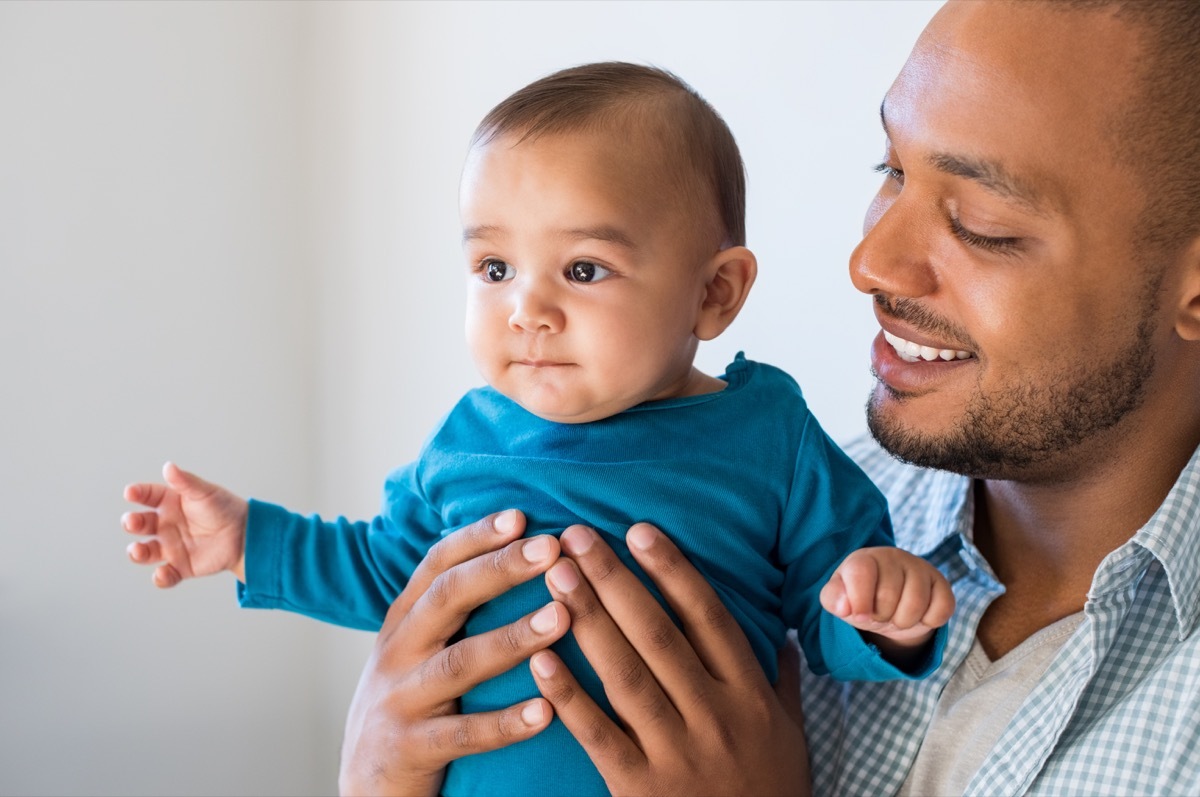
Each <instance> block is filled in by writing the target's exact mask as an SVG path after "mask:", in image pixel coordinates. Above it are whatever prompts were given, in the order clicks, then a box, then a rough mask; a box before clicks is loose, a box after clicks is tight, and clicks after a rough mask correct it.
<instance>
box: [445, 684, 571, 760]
mask: <svg viewBox="0 0 1200 797" xmlns="http://www.w3.org/2000/svg"><path fill="white" fill-rule="evenodd" d="M553 717H554V709H553V708H552V707H551V706H550V704H549V703H548V702H547V701H546V700H543V699H542V698H534V699H533V700H528V701H526V702H524V703H519V704H517V705H515V706H510V707H509V708H506V709H501V710H500V711H487V712H481V713H478V714H454V715H451V716H448V717H435V718H433V719H430V720H428V721H427V722H426V723H425V726H424V727H423V728H422V731H423V732H424V737H425V741H426V743H427V744H428V747H429V752H430V754H431V757H432V758H434V759H435V760H440V761H446V762H449V761H453V760H454V759H456V758H461V757H463V756H466V755H474V754H476V753H486V752H488V751H489V750H497V749H499V748H501V747H507V746H508V745H510V744H514V743H516V742H520V741H523V740H525V739H528V738H529V737H531V736H533V735H535V734H537V733H538V732H540V731H542V730H543V729H545V727H546V726H547V725H549V724H550V720H551V719H553Z"/></svg>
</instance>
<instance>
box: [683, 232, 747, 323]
mask: <svg viewBox="0 0 1200 797" xmlns="http://www.w3.org/2000/svg"><path fill="white" fill-rule="evenodd" d="M704 270H705V273H706V274H707V276H708V281H707V282H706V284H705V286H704V297H703V299H702V301H701V302H700V310H699V312H698V313H697V314H696V326H695V329H694V334H695V335H696V337H697V338H699V339H700V340H712V339H713V338H715V337H716V336H717V335H720V334H721V333H722V332H724V331H725V330H726V328H728V326H729V325H730V324H732V323H733V319H735V318H737V314H738V313H739V312H741V309H742V305H743V304H745V303H746V297H747V296H749V295H750V286H751V285H753V284H754V278H755V277H757V276H758V259H757V258H755V257H754V253H753V252H751V251H750V250H749V249H747V248H746V247H744V246H731V247H729V248H728V249H722V250H721V251H720V252H717V254H716V255H714V256H713V259H712V260H710V261H709V262H708V263H707V264H706V265H705V267H704Z"/></svg>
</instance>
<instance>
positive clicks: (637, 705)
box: [342, 0, 1200, 794]
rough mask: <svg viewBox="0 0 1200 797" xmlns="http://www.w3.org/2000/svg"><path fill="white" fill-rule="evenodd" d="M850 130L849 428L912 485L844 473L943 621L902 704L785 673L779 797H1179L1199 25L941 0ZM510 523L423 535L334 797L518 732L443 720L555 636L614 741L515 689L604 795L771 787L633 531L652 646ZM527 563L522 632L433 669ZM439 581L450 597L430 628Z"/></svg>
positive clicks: (682, 576) (1199, 726) (1099, 11)
mask: <svg viewBox="0 0 1200 797" xmlns="http://www.w3.org/2000/svg"><path fill="white" fill-rule="evenodd" d="M881 113H882V120H883V124H884V130H885V134H886V136H887V153H886V158H885V160H884V162H883V164H881V171H882V172H883V173H884V174H885V179H884V184H883V186H882V188H881V189H880V192H879V194H878V196H877V197H876V199H875V201H874V202H873V203H872V205H871V207H870V209H869V211H868V213H867V218H866V224H865V230H864V232H865V234H864V239H863V241H862V243H861V244H860V246H859V247H858V248H857V249H856V250H855V252H854V254H853V256H852V258H851V275H852V278H853V280H854V283H855V285H856V286H857V287H858V288H859V289H860V290H862V291H864V292H866V293H868V294H870V295H871V296H872V297H873V299H874V302H875V310H876V315H877V317H878V319H879V322H880V326H881V327H882V331H881V333H880V336H879V338H877V339H876V341H875V344H874V347H873V350H872V364H873V367H874V369H875V372H876V375H877V377H878V381H877V385H876V387H875V390H874V392H873V394H872V396H871V400H870V404H869V408H868V415H869V421H870V426H871V430H872V433H873V435H874V437H875V438H876V439H877V440H878V441H879V442H880V444H882V446H883V447H884V448H885V449H886V450H887V451H888V452H890V453H891V454H892V455H893V456H895V457H898V458H899V459H902V460H905V461H907V462H910V463H915V464H917V465H922V466H925V467H924V468H915V467H912V466H911V465H904V464H901V463H900V462H898V461H896V460H895V459H892V458H891V457H888V456H886V455H885V454H882V453H881V452H879V451H878V450H877V449H874V448H873V447H872V446H870V445H867V444H860V445H858V446H856V447H855V448H854V449H853V450H852V452H851V453H852V454H854V455H855V456H856V458H858V459H859V461H860V463H861V464H862V465H863V466H864V468H865V469H866V470H867V471H868V473H869V474H870V475H871V476H872V478H874V479H875V480H876V482H877V483H878V484H879V486H880V487H881V488H882V489H883V490H884V492H885V493H887V494H888V497H889V501H890V502H891V506H892V510H893V516H894V521H895V524H896V529H897V539H898V542H899V543H900V544H901V545H903V546H905V547H908V548H909V549H911V550H914V551H915V552H917V553H920V554H922V555H925V556H927V557H928V558H930V559H931V560H932V561H933V562H934V563H935V564H937V565H938V566H940V567H942V568H943V570H944V572H946V573H947V575H948V576H949V577H950V579H951V581H952V582H953V583H954V588H955V593H956V597H957V599H958V605H959V610H958V613H957V615H956V617H955V619H954V620H953V621H952V623H951V632H950V633H951V639H950V644H949V647H948V649H947V651H946V657H945V661H944V666H943V668H942V669H941V670H940V671H939V672H938V673H937V674H936V675H934V676H933V677H931V678H930V679H927V680H926V681H923V682H918V683H907V682H889V683H881V684H850V685H844V684H835V683H833V682H830V681H827V680H823V679H819V678H816V677H814V676H811V674H808V673H805V677H806V681H805V683H804V688H803V695H804V717H805V725H806V730H807V737H808V745H809V748H810V752H811V763H812V773H811V777H812V785H813V788H814V790H815V791H817V792H818V793H851V794H859V793H869V794H874V793H880V794H888V793H896V792H906V793H912V794H929V793H972V794H996V793H1025V792H1030V793H1052V794H1057V793H1084V794H1094V793H1112V794H1131V793H1156V794H1157V793H1196V792H1198V791H1200V755H1197V754H1196V753H1194V752H1193V751H1194V750H1196V749H1197V746H1198V745H1197V743H1198V742H1200V739H1198V738H1197V737H1198V736H1200V721H1198V720H1196V719H1195V717H1196V716H1197V714H1196V709H1197V708H1198V707H1200V635H1198V634H1196V633H1194V628H1195V626H1196V623H1197V620H1198V619H1200V459H1198V458H1197V456H1196V452H1197V446H1200V4H1196V3H1193V2H1190V1H1182V0H1181V1H1180V2H1173V1H1172V0H1161V1H1160V2H1139V1H1138V0H1130V1H1128V2H1121V1H1120V0H1113V2H1105V0H1094V1H1093V0H1061V1H1060V2H1001V1H999V0H997V1H996V2H954V3H950V4H948V5H947V6H946V7H944V8H943V9H942V10H941V11H940V12H939V13H938V15H937V16H936V17H935V18H934V20H933V21H932V22H931V23H930V25H929V27H928V28H927V29H926V31H925V32H924V34H923V35H922V36H921V38H920V40H919V41H918V42H917V45H916V47H915V49H914V51H913V54H912V56H911V57H910V59H909V61H908V63H907V64H906V65H905V67H904V69H903V70H902V71H901V73H900V76H899V77H898V78H897V80H896V82H895V84H894V85H893V86H892V88H891V90H890V91H889V92H888V94H887V96H886V97H885V98H884V102H883V106H882V108H881ZM946 352H949V353H950V357H949V358H947V357H945V356H944V353H946ZM497 525H498V526H499V527H501V528H503V529H506V530H505V531H503V532H497V531H496V530H495V528H496V526H497ZM520 528H521V519H520V516H519V515H517V514H514V513H506V514H505V515H502V516H499V517H498V518H491V519H489V520H488V521H484V522H481V523H479V524H476V526H474V527H471V528H469V529H467V530H464V531H463V532H462V533H460V534H458V535H454V536H452V537H450V538H448V539H447V540H446V543H445V546H444V548H443V549H442V550H441V551H440V552H439V555H438V556H437V557H436V558H435V559H434V560H433V561H431V562H430V563H429V564H428V567H427V568H426V569H425V571H424V572H423V573H421V574H420V577H419V578H414V581H413V584H412V585H410V588H409V590H407V591H406V592H405V595H403V596H402V597H401V598H400V599H399V600H398V601H397V603H396V605H395V606H394V607H393V610H392V613H391V614H390V615H389V619H388V623H387V624H386V625H385V628H384V631H383V633H382V634H381V637H380V642H379V644H378V646H377V650H376V653H375V656H374V657H373V659H372V662H371V663H370V664H369V665H368V668H367V670H366V671H365V672H364V675H363V680H362V682H361V683H360V686H359V691H358V694H357V695H356V698H355V703H354V705H353V707H352V709H351V716H350V721H349V724H348V727H347V735H346V743H345V747H344V750H343V773H342V787H343V789H344V790H345V791H350V792H372V793H387V792H388V791H399V792H421V791H425V792H429V791H435V790H436V788H437V784H438V773H439V771H440V769H441V767H442V766H444V764H445V762H446V761H448V760H450V759H453V758H455V757H457V756H459V755H464V754H467V753H471V752H476V751H478V750H483V749H489V748H490V747H494V746H497V745H500V744H508V743H512V742H513V741H516V740H519V739H521V738H525V737H527V736H529V735H531V734H533V733H536V732H537V731H538V730H540V729H541V728H542V727H544V726H545V724H546V723H547V722H548V721H549V719H550V705H547V704H543V703H541V702H540V701H534V702H533V703H530V704H527V705H523V706H520V707H514V708H513V709H509V710H508V711H502V712H498V713H496V714H491V715H477V716H473V717H462V716H458V715H455V714H454V711H455V708H454V705H455V704H454V700H455V699H456V697H457V695H460V694H462V692H463V691H465V690H466V689H467V688H469V687H470V685H471V684H473V683H475V682H478V681H479V680H482V679H483V678H486V677H488V676H489V675H490V674H492V673H494V672H499V671H503V670H504V669H507V668H508V667H510V666H513V665H515V664H517V663H519V662H521V661H522V660H523V659H524V658H525V657H527V656H529V655H530V654H533V653H535V651H538V650H540V649H542V648H544V647H545V646H546V645H547V644H548V643H549V641H552V640H553V639H556V638H557V637H558V636H560V635H561V634H562V633H565V631H566V628H567V624H568V623H570V625H571V628H572V630H573V631H574V633H575V635H576V638H577V639H578V640H579V643H580V645H581V647H582V648H583V649H584V651H585V653H586V654H587V655H588V657H589V659H590V660H591V661H592V663H593V664H594V665H595V667H596V670H597V672H598V674H599V675H600V677H601V678H602V679H603V680H604V681H605V684H606V688H607V689H608V692H609V694H610V697H611V698H612V702H613V705H614V706H615V707H616V708H617V710H618V712H619V713H620V714H621V717H622V720H623V722H624V727H622V726H618V725H617V724H615V723H613V722H611V721H610V720H608V719H607V718H606V717H605V716H604V715H603V714H602V713H601V712H599V711H598V710H597V709H596V708H595V706H594V705H591V704H590V701H588V700H587V699H586V697H585V696H583V695H582V693H581V692H580V691H579V690H578V689H577V688H576V686H575V684H574V681H573V679H572V678H571V676H570V674H569V673H567V672H566V671H565V668H563V667H561V666H558V661H557V659H556V658H555V657H554V656H553V654H551V653H549V652H539V653H536V654H535V655H533V657H532V659H531V664H530V666H531V667H532V669H533V672H534V674H535V678H536V679H537V680H538V682H539V686H540V687H541V688H542V690H543V694H544V695H545V696H546V697H547V699H548V702H549V704H551V705H552V706H553V710H554V711H555V712H557V714H558V716H559V717H560V718H561V719H562V720H563V722H564V723H565V724H566V725H567V727H568V728H569V729H570V730H571V731H572V733H574V734H575V736H576V738H577V739H579V741H580V743H581V744H582V745H583V746H584V748H585V749H586V750H587V751H588V753H589V755H591V756H592V758H593V760H594V761H595V762H596V764H597V766H598V768H599V769H600V771H601V773H602V774H603V775H604V776H605V778H606V781H607V782H608V784H609V786H610V787H611V789H612V790H613V791H614V792H617V793H644V792H663V791H672V792H685V793H686V792H691V793H745V794H752V793H764V794H765V793H783V792H788V791H802V790H803V788H804V786H805V784H806V782H807V779H808V775H809V773H808V772H807V765H808V758H807V757H806V756H805V755H804V754H803V740H802V738H801V736H800V734H799V730H798V726H797V724H796V722H795V721H794V720H793V719H792V717H793V716H794V712H791V711H789V708H790V707H789V706H788V703H789V699H790V698H791V697H792V696H793V695H794V693H792V694H789V692H790V691H791V689H792V688H794V687H793V686H792V685H791V684H789V683H787V679H786V678H781V682H780V684H778V685H777V690H776V691H774V692H773V691H772V690H771V688H770V687H769V686H767V685H766V683H765V681H764V680H763V678H762V676H761V673H759V672H758V670H757V668H756V667H754V666H753V665H752V663H751V662H750V661H749V659H748V658H747V650H746V643H745V640H744V639H741V638H740V634H739V633H738V632H737V631H736V628H735V627H733V626H732V624H731V623H730V622H729V619H728V616H727V615H726V614H725V613H724V612H723V610H722V609H721V608H720V606H719V603H718V602H716V601H715V600H714V598H713V596H712V594H711V591H708V590H707V589H706V587H705V585H704V584H703V581H702V580H701V579H699V578H698V576H697V575H696V573H695V572H694V571H693V570H692V569H691V568H690V567H689V566H687V565H686V563H685V562H683V561H682V560H681V558H680V557H679V556H678V552H677V551H676V550H675V549H674V548H673V546H672V545H671V544H670V542H669V541H668V540H667V539H666V538H665V537H664V536H663V535H661V534H659V533H657V532H656V531H655V530H654V529H651V528H649V527H645V526H639V527H635V528H634V529H632V530H631V532H630V547H631V550H633V552H634V553H635V556H637V558H638V559H639V562H641V563H642V564H643V566H644V567H645V569H646V570H647V572H648V573H649V574H650V575H651V576H652V577H653V578H654V579H655V580H656V581H657V582H658V583H659V584H660V586H661V588H662V592H663V594H664V595H665V596H666V597H667V598H668V600H669V601H670V602H671V603H672V606H673V607H674V608H675V609H676V611H677V613H678V614H679V616H680V619H681V620H682V623H683V631H682V633H681V632H679V631H676V630H675V628H674V626H673V625H671V624H670V622H669V621H667V620H666V616H665V614H664V613H663V612H662V611H661V610H659V609H658V608H657V606H655V605H654V604H653V603H652V602H650V601H649V600H648V598H647V597H646V594H645V592H644V591H642V590H641V589H640V588H639V587H637V586H636V582H635V581H634V580H633V579H632V577H631V576H630V574H629V573H628V572H627V571H625V570H624V568H622V567H620V566H619V564H618V563H617V562H616V561H615V559H614V557H613V556H612V554H611V552H610V551H608V550H607V548H606V547H605V546H604V545H603V544H602V543H600V544H597V543H598V540H597V539H596V538H595V536H594V535H592V534H591V533H590V532H588V531H587V530H585V529H582V528H576V529H572V530H569V531H568V532H567V533H566V534H564V535H563V540H562V547H563V549H564V551H565V552H566V554H567V555H568V557H566V558H562V559H556V558H555V555H554V553H553V552H552V553H551V554H550V555H548V556H546V557H543V558H541V559H538V560H536V561H527V560H525V559H524V558H523V557H521V556H520V555H519V551H520V547H519V546H520V543H519V542H511V541H512V540H515V539H516V538H517V537H518V536H519V533H520ZM501 546H503V547H501ZM497 550H498V552H497V553H490V552H491V551H497ZM543 572H547V573H548V577H547V583H548V584H549V586H550V588H551V592H552V593H553V594H554V596H555V597H556V598H557V599H558V602H559V603H560V604H561V606H559V605H558V604H554V605H555V614H554V617H555V618H556V619H555V621H554V622H553V623H552V624H550V625H549V626H548V625H547V624H545V623H541V624H539V626H538V630H535V629H534V628H533V627H532V626H531V625H529V624H528V623H525V624H517V625H514V626H512V627H510V628H509V629H507V630H506V631H504V632H503V633H496V634H494V635H493V636H491V637H488V638H484V637H479V638H473V639H467V640H463V641H460V642H457V643H454V644H452V645H451V644H448V641H449V640H450V639H451V637H452V636H453V634H454V632H455V631H456V630H457V628H458V627H459V625H460V624H461V621H462V618H463V617H464V616H465V614H466V612H469V611H470V609H471V608H472V607H473V606H474V605H477V604H478V603H479V602H481V601H483V600H486V599H488V598H489V597H490V596H491V595H493V594H496V593H498V592H501V591H503V590H504V589H505V588H507V586H508V585H510V584H513V583H518V582H520V581H523V580H526V579H528V578H531V577H533V576H535V575H537V574H539V573H543ZM581 575H582V576H583V578H580V576H581ZM450 582H454V583H456V584H463V583H471V584H472V585H473V586H472V590H473V592H472V593H471V594H470V595H469V596H466V597H464V598H463V599H462V601H461V602H456V603H453V604H451V603H450V602H449V601H448V600H447V599H446V596H447V595H453V594H456V593H457V592H458V591H459V589H460V588H459V587H456V589H454V590H445V589H442V587H444V586H445V585H446V584H447V583H450ZM427 590H428V591H427ZM398 637H403V638H404V639H405V642H406V644H405V646H404V647H406V648H410V649H409V650H408V651H407V652H405V651H401V650H399V649H398V648H399V646H395V645H391V644H389V642H390V640H392V639H395V638H398ZM414 640H416V641H417V644H416V647H417V648H418V650H417V651H416V652H413V651H412V650H411V647H413V642H414ZM783 672H785V673H786V672H789V671H788V669H787V668H786V667H785V668H783ZM777 695H778V697H777Z"/></svg>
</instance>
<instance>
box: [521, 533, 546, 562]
mask: <svg viewBox="0 0 1200 797" xmlns="http://www.w3.org/2000/svg"><path fill="white" fill-rule="evenodd" d="M521 555H522V556H524V557H525V559H526V561H529V562H544V561H546V557H548V556H549V555H550V538H549V537H545V536H542V537H534V538H533V539H532V540H530V541H529V542H527V543H525V544H524V545H522V546H521Z"/></svg>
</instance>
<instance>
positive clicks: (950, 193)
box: [850, 2, 1178, 481]
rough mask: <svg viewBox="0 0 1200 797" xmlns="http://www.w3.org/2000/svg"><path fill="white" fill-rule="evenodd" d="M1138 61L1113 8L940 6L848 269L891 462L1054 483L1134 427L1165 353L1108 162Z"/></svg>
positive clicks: (914, 61) (1133, 215)
mask: <svg viewBox="0 0 1200 797" xmlns="http://www.w3.org/2000/svg"><path fill="white" fill-rule="evenodd" d="M1138 57H1139V54H1138V51H1137V43H1136V40H1135V38H1134V37H1133V36H1132V34H1131V32H1130V31H1129V30H1128V29H1126V28H1124V27H1122V26H1121V25H1120V24H1118V23H1115V22H1114V21H1113V20H1111V19H1110V18H1109V17H1107V15H1104V14H1091V13H1088V14H1080V13H1061V12H1054V11H1051V10H1048V9H1046V8H1045V7H1043V6H1042V5H1041V4H1020V3H1018V4H1009V3H980V2H963V3H952V4H950V5H948V6H947V7H945V8H943V9H942V10H941V11H940V12H939V14H938V15H937V17H936V18H935V19H934V20H933V21H932V22H931V23H930V26H929V28H928V29H927V30H926V32H925V33H924V34H923V35H922V37H921V39H920V41H919V42H918V43H917V45H916V48H915V49H914V51H913V54H912V56H911V58H910V59H909V61H908V63H907V64H906V65H905V67H904V69H903V71H902V72H901V73H900V76H899V77H898V78H897V80H896V82H895V84H894V85H893V86H892V88H891V90H890V91H889V92H888V94H887V96H886V98H885V100H884V104H883V108H882V113H883V122H884V127H885V132H886V134H887V150H886V155H885V160H884V162H883V164H882V166H881V171H883V172H884V174H885V178H884V183H883V185H882V187H881V188H880V190H879V193H878V194H877V196H876V197H875V200H874V201H873V202H872V204H871V206H870V208H869V210H868V211H867V216H866V221H865V225H864V239H863V241H862V243H861V244H860V245H859V246H858V248H857V249H856V250H855V252H854V254H853V255H852V257H851V264H850V266H851V276H852V279H853V280H854V283H855V285H856V287H858V289H859V290H862V291H864V292H867V293H870V294H872V295H873V298H874V299H875V312H876V316H877V317H878V320H879V323H880V326H881V327H882V332H881V333H880V335H879V336H878V337H877V338H876V340H875V342H874V345H873V348H872V365H873V368H874V371H875V373H876V375H877V377H878V381H877V384H876V386H875V388H874V390H873V393H872V395H871V399H870V403H869V406H868V419H869V423H870V426H871V429H872V432H873V433H874V434H875V436H876V437H877V438H878V439H879V440H880V442H881V443H882V444H883V445H884V446H885V447H886V448H888V449H889V450H890V451H892V453H894V454H896V455H897V456H900V457H901V458H903V459H907V460H909V461H913V462H916V463H918V464H922V465H926V466H930V467H937V468H943V469H947V470H953V471H956V472H961V473H966V474H969V475H973V476H978V477H990V478H1021V479H1041V480H1050V481H1052V480H1055V479H1059V478H1070V474H1071V472H1072V467H1073V466H1074V465H1076V464H1078V460H1079V458H1080V456H1081V454H1083V453H1084V452H1085V451H1090V450H1092V449H1087V448H1086V446H1089V445H1091V446H1095V445H1098V444H1099V443H1100V441H1105V440H1107V441H1109V442H1111V441H1112V439H1113V438H1112V435H1114V434H1120V433H1121V430H1122V429H1123V427H1126V426H1128V424H1129V423H1130V419H1131V418H1134V417H1136V416H1137V414H1138V413H1137V412H1136V410H1137V409H1138V408H1139V407H1140V406H1142V405H1143V404H1144V402H1145V400H1146V397H1147V395H1148V394H1149V392H1150V391H1151V389H1152V387H1153V384H1154V381H1155V380H1156V379H1158V378H1159V376H1158V369H1156V365H1155V363H1156V360H1157V359H1158V358H1160V357H1161V356H1162V355H1163V354H1165V353H1167V352H1166V351H1165V348H1166V347H1169V346H1172V345H1178V339H1177V338H1174V337H1173V335H1172V333H1171V329H1170V326H1171V323H1170V319H1169V318H1165V317H1164V314H1163V313H1162V312H1161V311H1160V309H1159V308H1160V306H1161V305H1162V302H1161V301H1160V298H1161V297H1160V295H1159V286H1160V283H1161V280H1160V278H1159V273H1158V271H1156V270H1155V269H1154V268H1153V267H1150V266H1147V265H1143V264H1142V263H1141V261H1140V259H1139V253H1138V252H1137V251H1135V247H1134V246H1133V239H1134V232H1135V225H1136V222H1137V219H1138V215H1139V212H1140V210H1141V208H1142V205H1143V200H1142V196H1141V193H1140V190H1141V189H1140V186H1139V185H1138V183H1137V181H1136V179H1135V177H1134V176H1133V175H1132V174H1130V173H1129V172H1128V171H1127V170H1125V169H1122V168H1121V167H1119V166H1118V164H1117V161H1116V159H1115V158H1114V155H1113V147H1114V138H1113V137H1112V134H1111V132H1110V131H1111V130H1112V126H1113V123H1114V121H1115V119H1116V118H1117V114H1119V113H1120V112H1121V109H1122V108H1123V107H1125V105H1124V104H1125V103H1127V102H1128V99H1129V96H1130V94H1129V92H1131V91H1132V87H1133V85H1134V84H1133V77H1134V75H1133V70H1134V69H1135V68H1136V64H1137V59H1138ZM1081 447H1082V448H1081Z"/></svg>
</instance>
